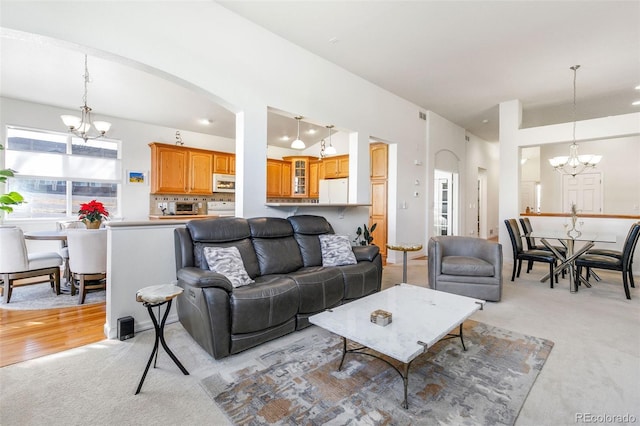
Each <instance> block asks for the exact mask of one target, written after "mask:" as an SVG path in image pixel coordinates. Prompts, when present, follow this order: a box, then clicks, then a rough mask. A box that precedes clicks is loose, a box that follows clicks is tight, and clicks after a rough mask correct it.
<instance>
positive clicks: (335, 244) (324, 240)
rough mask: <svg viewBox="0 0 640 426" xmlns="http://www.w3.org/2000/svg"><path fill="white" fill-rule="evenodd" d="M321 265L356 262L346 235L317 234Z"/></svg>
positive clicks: (351, 263) (353, 263)
mask: <svg viewBox="0 0 640 426" xmlns="http://www.w3.org/2000/svg"><path fill="white" fill-rule="evenodd" d="M318 237H319V238H320V250H321V251H322V266H341V265H355V264H356V263H358V261H357V260H356V256H355V255H354V254H353V250H352V249H351V243H350V242H349V237H347V236H346V235H333V234H325V235H319V236H318Z"/></svg>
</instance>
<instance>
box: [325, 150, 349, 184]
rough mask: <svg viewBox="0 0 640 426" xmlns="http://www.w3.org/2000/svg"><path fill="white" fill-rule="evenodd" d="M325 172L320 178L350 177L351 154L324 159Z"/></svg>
mask: <svg viewBox="0 0 640 426" xmlns="http://www.w3.org/2000/svg"><path fill="white" fill-rule="evenodd" d="M322 164H323V166H324V174H321V175H320V179H334V178H344V177H349V155H338V156H335V157H327V158H325V159H323V160H322Z"/></svg>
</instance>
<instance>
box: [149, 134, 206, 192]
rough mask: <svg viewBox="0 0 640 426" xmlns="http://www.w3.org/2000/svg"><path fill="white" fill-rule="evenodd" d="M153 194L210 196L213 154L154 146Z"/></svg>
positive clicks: (174, 147)
mask: <svg viewBox="0 0 640 426" xmlns="http://www.w3.org/2000/svg"><path fill="white" fill-rule="evenodd" d="M149 146H150V147H151V193H152V194H207V195H208V194H211V193H212V190H213V187H212V184H213V183H212V180H211V175H212V173H213V152H212V151H207V150H204V149H194V148H184V147H181V146H175V145H167V144H161V143H157V142H152V143H150V144H149Z"/></svg>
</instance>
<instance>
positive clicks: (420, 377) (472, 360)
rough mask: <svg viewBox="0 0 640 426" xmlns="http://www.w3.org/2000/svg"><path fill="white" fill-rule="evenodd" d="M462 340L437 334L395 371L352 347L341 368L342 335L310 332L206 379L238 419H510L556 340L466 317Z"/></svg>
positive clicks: (369, 422)
mask: <svg viewBox="0 0 640 426" xmlns="http://www.w3.org/2000/svg"><path fill="white" fill-rule="evenodd" d="M464 335H465V344H466V346H467V351H466V352H465V351H463V350H462V346H461V345H460V339H449V340H443V341H440V342H439V343H438V344H436V345H435V346H433V347H432V348H430V349H429V351H428V352H427V353H426V354H423V355H421V356H419V357H418V358H417V359H416V360H415V361H414V362H413V364H412V365H411V369H410V373H409V391H408V402H409V408H408V409H403V408H402V407H401V406H400V404H401V401H402V399H403V395H402V394H403V387H402V379H401V378H400V376H399V375H398V373H397V372H396V371H394V370H393V369H391V368H390V367H388V366H387V365H386V364H385V363H384V362H382V361H379V360H376V359H374V358H371V357H368V356H362V355H357V354H349V355H347V358H346V360H345V366H344V367H343V370H342V371H341V372H338V371H337V367H338V364H339V362H340V356H341V345H342V343H341V339H340V338H339V337H337V336H335V335H331V334H328V333H315V334H313V335H312V336H309V337H305V338H303V339H301V340H299V341H297V342H295V343H294V344H292V345H290V346H288V347H285V348H282V349H280V350H276V351H273V352H269V353H267V354H265V355H263V356H262V357H261V358H260V361H261V363H262V364H264V366H265V367H264V369H262V368H256V367H252V368H245V369H242V370H239V371H236V372H235V373H233V382H232V383H227V382H225V381H224V379H223V378H222V377H221V376H220V375H217V374H214V375H213V376H210V377H207V378H205V379H204V380H203V381H202V386H203V388H204V389H205V390H206V391H207V392H208V394H209V395H210V396H211V398H212V399H213V400H214V401H215V402H216V404H217V405H218V406H219V407H220V408H221V409H222V411H224V412H225V413H226V415H227V416H228V418H229V420H230V421H231V422H233V423H234V424H238V425H255V424H278V425H299V424H313V425H319V424H336V425H343V424H367V425H385V424H394V425H409V424H413V425H415V424H424V425H433V424H448V425H479V424H482V425H487V424H491V425H512V424H514V422H515V420H516V418H517V417H518V413H519V412H520V409H521V407H522V405H523V404H524V401H525V399H526V397H527V395H528V393H529V391H530V389H531V387H532V386H533V383H534V382H535V380H536V377H537V376H538V373H539V372H540V371H541V370H542V367H543V365H544V363H545V361H546V360H547V357H548V356H549V353H550V352H551V348H552V347H553V342H551V341H549V340H545V339H541V338H537V337H531V336H525V335H522V334H518V333H514V332H512V331H508V330H504V329H501V328H497V327H492V326H489V325H486V324H483V323H479V322H475V321H471V320H468V321H467V322H466V323H465V325H464Z"/></svg>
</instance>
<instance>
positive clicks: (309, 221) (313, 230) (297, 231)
mask: <svg viewBox="0 0 640 426" xmlns="http://www.w3.org/2000/svg"><path fill="white" fill-rule="evenodd" d="M287 220H288V221H289V223H291V226H292V227H293V233H294V234H293V235H294V237H295V239H296V241H297V242H298V246H300V254H302V261H303V263H304V266H306V267H309V266H322V251H321V250H320V239H319V238H318V236H319V235H322V234H333V233H334V232H333V228H332V227H331V224H330V223H329V222H327V219H325V218H324V217H322V216H314V215H304V214H303V215H297V216H289V217H288V218H287Z"/></svg>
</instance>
